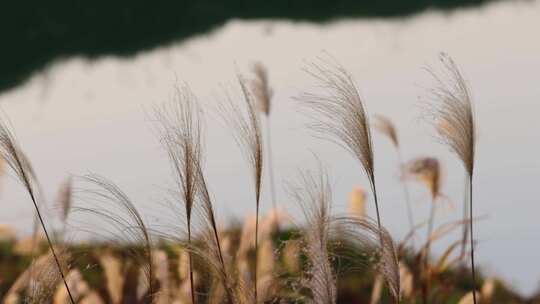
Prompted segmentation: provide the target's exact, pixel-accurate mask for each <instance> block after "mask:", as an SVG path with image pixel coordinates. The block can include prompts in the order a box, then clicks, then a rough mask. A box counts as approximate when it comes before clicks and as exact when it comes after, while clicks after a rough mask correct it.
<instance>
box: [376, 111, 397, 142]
mask: <svg viewBox="0 0 540 304" xmlns="http://www.w3.org/2000/svg"><path fill="white" fill-rule="evenodd" d="M373 127H374V128H375V130H377V131H379V132H380V133H381V134H383V135H385V136H387V137H388V138H389V139H390V141H392V144H394V146H395V147H396V148H398V149H399V140H398V135H397V129H396V127H395V126H394V124H393V123H392V121H391V120H390V119H389V118H387V117H385V116H382V115H376V116H375V121H374V122H373Z"/></svg>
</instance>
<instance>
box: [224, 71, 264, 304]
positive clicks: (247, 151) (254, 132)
mask: <svg viewBox="0 0 540 304" xmlns="http://www.w3.org/2000/svg"><path fill="white" fill-rule="evenodd" d="M238 82H239V84H240V88H241V89H242V93H243V98H244V102H245V105H246V111H245V112H246V114H244V111H242V110H241V109H240V108H239V106H238V105H237V104H236V103H234V102H233V101H232V100H231V99H230V98H229V100H228V101H229V103H228V106H223V107H222V109H221V110H222V111H221V112H222V113H223V118H224V119H225V121H226V122H227V123H228V124H229V125H230V126H231V127H232V128H233V130H235V133H234V137H235V140H236V142H237V144H238V145H239V147H240V148H241V151H242V153H243V154H244V156H245V158H246V160H247V162H248V165H249V167H250V169H251V173H252V178H253V183H254V186H255V255H257V252H258V243H259V242H258V233H259V202H260V194H261V185H262V169H263V144H262V134H261V121H260V117H259V115H257V111H256V104H255V100H254V98H253V95H252V94H251V93H250V91H249V89H248V87H247V83H246V80H245V79H244V78H243V77H242V76H241V75H238ZM253 274H254V280H253V284H254V287H253V288H254V298H255V302H257V259H255V271H254V272H253Z"/></svg>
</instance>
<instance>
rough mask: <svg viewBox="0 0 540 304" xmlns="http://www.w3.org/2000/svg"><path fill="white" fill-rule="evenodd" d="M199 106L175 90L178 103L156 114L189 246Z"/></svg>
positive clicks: (187, 90)
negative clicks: (182, 208)
mask: <svg viewBox="0 0 540 304" xmlns="http://www.w3.org/2000/svg"><path fill="white" fill-rule="evenodd" d="M195 102H196V100H195V96H194V94H193V92H192V91H191V90H190V88H189V87H188V86H187V85H183V86H181V87H180V86H175V95H174V101H173V102H172V103H170V104H167V105H164V106H163V107H162V108H161V109H158V110H156V118H157V121H158V122H159V123H160V124H161V127H162V130H161V131H162V143H163V145H164V146H165V149H166V151H167V154H168V156H169V160H170V163H171V166H172V168H173V171H174V175H175V178H176V183H177V185H178V188H179V190H180V196H181V198H182V202H183V204H184V207H185V212H186V220H187V231H188V245H189V246H191V238H192V233H191V211H192V209H193V204H194V203H195V200H196V195H197V179H198V177H197V175H198V173H199V172H198V170H199V168H198V166H199V163H200V159H201V145H202V143H201V122H200V119H199V114H200V109H199V108H198V107H197V106H196V104H195ZM189 261H190V262H189V268H190V271H189V273H190V275H189V277H190V284H191V300H192V303H195V299H196V295H195V289H194V286H193V265H192V259H191V258H190V259H189Z"/></svg>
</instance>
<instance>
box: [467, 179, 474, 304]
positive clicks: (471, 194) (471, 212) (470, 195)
mask: <svg viewBox="0 0 540 304" xmlns="http://www.w3.org/2000/svg"><path fill="white" fill-rule="evenodd" d="M472 184H473V179H472V175H471V176H470V178H469V215H470V217H469V226H470V227H469V228H470V229H469V231H470V233H471V234H470V238H469V239H470V241H471V271H472V280H473V290H472V293H473V303H474V304H476V271H475V267H474V265H475V264H474V239H473V237H474V233H473V207H472V206H473V188H472Z"/></svg>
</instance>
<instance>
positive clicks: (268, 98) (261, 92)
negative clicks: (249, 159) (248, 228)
mask: <svg viewBox="0 0 540 304" xmlns="http://www.w3.org/2000/svg"><path fill="white" fill-rule="evenodd" d="M252 73H253V75H254V77H253V78H252V79H251V81H250V82H249V84H250V86H249V87H250V89H251V92H252V94H253V97H254V99H255V104H256V105H257V108H258V109H259V111H260V112H261V113H262V114H264V116H265V129H266V153H267V154H268V158H267V160H268V166H267V168H268V169H267V172H268V178H269V186H270V189H269V190H270V195H271V200H272V208H274V209H275V210H276V211H277V199H276V188H275V180H274V167H273V165H272V163H273V157H272V155H273V153H272V136H271V127H270V112H271V109H272V97H273V95H274V91H273V90H272V88H271V87H270V83H269V81H268V71H267V69H266V67H265V66H264V65H263V64H262V63H261V62H256V63H254V64H253V66H252ZM275 225H276V228H277V229H278V230H279V222H278V221H276V222H275Z"/></svg>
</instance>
